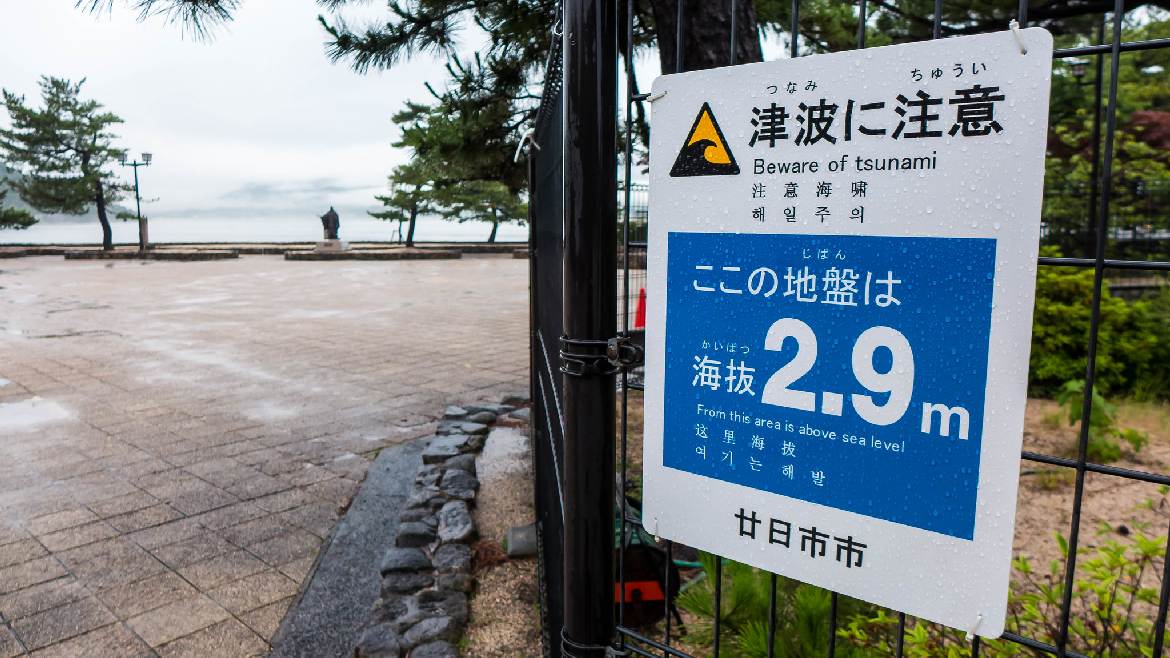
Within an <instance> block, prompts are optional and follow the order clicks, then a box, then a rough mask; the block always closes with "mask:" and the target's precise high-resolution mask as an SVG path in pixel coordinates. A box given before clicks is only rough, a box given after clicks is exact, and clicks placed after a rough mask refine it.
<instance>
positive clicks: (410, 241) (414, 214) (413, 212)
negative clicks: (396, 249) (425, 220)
mask: <svg viewBox="0 0 1170 658" xmlns="http://www.w3.org/2000/svg"><path fill="white" fill-rule="evenodd" d="M417 218H418V205H413V206H411V207H410V227H409V228H407V229H406V246H408V247H413V246H414V223H415V220H416V219H417Z"/></svg>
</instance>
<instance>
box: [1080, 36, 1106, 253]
mask: <svg viewBox="0 0 1170 658" xmlns="http://www.w3.org/2000/svg"><path fill="white" fill-rule="evenodd" d="M1106 22H1108V21H1107V19H1106V18H1105V16H1104V15H1102V16H1101V22H1100V23H1099V24H1098V25H1097V43H1098V44H1100V43H1104V42H1105V23H1106ZM1104 77H1105V55H1104V54H1098V55H1097V73H1096V76H1095V77H1094V79H1093V164H1092V169H1091V171H1090V173H1089V186H1090V187H1089V225H1088V226H1086V227H1085V253H1084V257H1085V258H1092V257H1093V254H1095V253H1097V232H1096V227H1097V204H1098V199H1097V197H1098V196H1099V192H1100V190H1101V180H1100V178H1101V103H1102V100H1103V99H1102V94H1103V87H1102V86H1101V85H1102V79H1103V78H1104Z"/></svg>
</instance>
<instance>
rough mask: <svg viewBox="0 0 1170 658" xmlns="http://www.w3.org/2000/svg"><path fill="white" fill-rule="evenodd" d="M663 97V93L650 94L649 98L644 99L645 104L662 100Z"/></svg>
mask: <svg viewBox="0 0 1170 658" xmlns="http://www.w3.org/2000/svg"><path fill="white" fill-rule="evenodd" d="M665 95H666V92H665V91H660V92H658V93H657V94H650V95H649V96H647V97H646V102H647V103H653V102H654V101H656V100H658V99H659V98H662V97H663V96H665Z"/></svg>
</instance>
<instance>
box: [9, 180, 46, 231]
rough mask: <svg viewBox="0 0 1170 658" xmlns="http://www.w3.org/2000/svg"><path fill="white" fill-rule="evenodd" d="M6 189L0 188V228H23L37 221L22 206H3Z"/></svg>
mask: <svg viewBox="0 0 1170 658" xmlns="http://www.w3.org/2000/svg"><path fill="white" fill-rule="evenodd" d="M6 196H8V190H5V189H2V188H0V229H5V228H10V229H16V230H20V229H25V228H28V227H30V226H32V225H33V224H36V223H37V218H36V217H33V216H32V213H30V212H29V211H27V210H25V209H24V208H12V207H8V208H6V207H4V197H6Z"/></svg>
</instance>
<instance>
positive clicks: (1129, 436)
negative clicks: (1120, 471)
mask: <svg viewBox="0 0 1170 658" xmlns="http://www.w3.org/2000/svg"><path fill="white" fill-rule="evenodd" d="M1084 395H1085V382H1084V381H1081V380H1077V381H1071V382H1065V384H1064V386H1063V387H1061V389H1060V392H1059V393H1057V395H1056V401H1057V402H1058V403H1059V404H1060V405H1061V406H1063V407H1064V408H1065V411H1066V413H1067V417H1068V424H1069V425H1075V424H1077V422H1079V421H1080V419H1081V410H1082V407H1083V405H1084ZM1121 441H1125V442H1126V443H1128V444H1129V446H1130V448H1132V449H1133V451H1134V452H1137V451H1139V450H1141V449H1142V447H1144V446H1145V445H1146V443H1148V442H1149V437H1147V436H1146V435H1145V434H1143V433H1141V432H1139V431H1137V430H1135V429H1130V428H1123V427H1119V426H1118V425H1117V407H1116V405H1113V404H1110V403H1109V401H1108V400H1106V399H1105V398H1104V397H1103V396H1102V395H1101V394H1100V393H1099V392H1098V391H1097V387H1095V386H1094V387H1093V400H1092V413H1091V414H1090V415H1089V441H1088V444H1087V445H1086V456H1087V457H1088V459H1089V461H1094V462H1098V463H1101V464H1108V463H1110V462H1115V461H1117V460H1118V459H1121V443H1120V442H1121Z"/></svg>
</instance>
